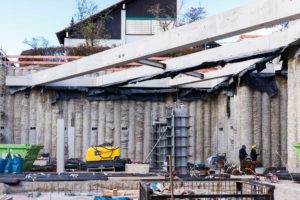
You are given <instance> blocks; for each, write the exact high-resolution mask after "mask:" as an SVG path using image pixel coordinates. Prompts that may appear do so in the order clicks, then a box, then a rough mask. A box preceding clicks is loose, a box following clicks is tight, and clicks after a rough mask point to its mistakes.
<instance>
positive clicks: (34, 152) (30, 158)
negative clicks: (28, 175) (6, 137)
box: [0, 144, 44, 171]
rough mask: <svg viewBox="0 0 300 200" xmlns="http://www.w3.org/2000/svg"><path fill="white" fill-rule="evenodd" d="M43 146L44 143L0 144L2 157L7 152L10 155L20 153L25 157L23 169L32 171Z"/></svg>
mask: <svg viewBox="0 0 300 200" xmlns="http://www.w3.org/2000/svg"><path fill="white" fill-rule="evenodd" d="M43 147H44V146H43V145H28V144H0V156H1V157H2V155H3V154H5V153H6V154H8V153H9V154H10V155H16V154H20V155H21V156H22V158H24V164H23V167H22V171H30V169H31V168H32V165H33V163H34V161H35V160H36V158H37V156H38V153H39V152H40V150H41V149H42V148H43Z"/></svg>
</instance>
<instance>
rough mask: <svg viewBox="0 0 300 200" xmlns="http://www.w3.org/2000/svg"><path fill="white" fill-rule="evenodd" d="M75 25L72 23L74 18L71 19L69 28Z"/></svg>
mask: <svg viewBox="0 0 300 200" xmlns="http://www.w3.org/2000/svg"><path fill="white" fill-rule="evenodd" d="M74 24H75V22H74V17H72V19H71V21H70V26H73V25H74Z"/></svg>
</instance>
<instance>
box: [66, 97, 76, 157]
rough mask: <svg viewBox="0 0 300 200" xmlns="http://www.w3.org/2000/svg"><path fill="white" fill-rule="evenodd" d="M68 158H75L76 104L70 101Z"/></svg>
mask: <svg viewBox="0 0 300 200" xmlns="http://www.w3.org/2000/svg"><path fill="white" fill-rule="evenodd" d="M68 158H75V104H74V100H73V99H71V100H70V101H69V102H68Z"/></svg>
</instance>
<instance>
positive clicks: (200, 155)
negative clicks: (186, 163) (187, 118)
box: [195, 100, 204, 162]
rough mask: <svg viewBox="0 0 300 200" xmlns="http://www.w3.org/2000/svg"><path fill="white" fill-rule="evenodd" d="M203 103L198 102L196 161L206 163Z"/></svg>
mask: <svg viewBox="0 0 300 200" xmlns="http://www.w3.org/2000/svg"><path fill="white" fill-rule="evenodd" d="M203 110H204V109H203V102H202V101H201V100H198V101H197V104H196V111H197V114H196V123H197V135H196V153H195V154H196V161H201V162H203V161H204V148H203V147H204V115H203V114H204V112H203Z"/></svg>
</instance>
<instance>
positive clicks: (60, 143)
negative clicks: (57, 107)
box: [56, 119, 65, 173]
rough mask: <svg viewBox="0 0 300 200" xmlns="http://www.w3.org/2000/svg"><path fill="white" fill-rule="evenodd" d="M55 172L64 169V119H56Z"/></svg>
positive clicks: (61, 171)
mask: <svg viewBox="0 0 300 200" xmlns="http://www.w3.org/2000/svg"><path fill="white" fill-rule="evenodd" d="M56 124H57V127H56V128H57V130H56V132H57V141H56V143H57V152H56V158H57V169H56V172H57V173H63V172H64V171H65V124H64V119H57V123H56Z"/></svg>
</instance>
